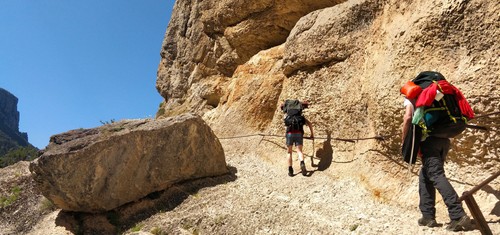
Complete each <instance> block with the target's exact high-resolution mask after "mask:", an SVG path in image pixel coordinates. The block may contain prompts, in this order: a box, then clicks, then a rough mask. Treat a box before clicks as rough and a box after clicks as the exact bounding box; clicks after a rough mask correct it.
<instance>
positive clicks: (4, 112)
mask: <svg viewBox="0 0 500 235" xmlns="http://www.w3.org/2000/svg"><path fill="white" fill-rule="evenodd" d="M17 102H18V99H17V97H15V96H14V95H13V94H11V93H10V92H8V91H6V90H5V89H2V88H0V156H2V155H3V154H5V153H7V152H8V151H9V150H10V149H12V148H15V147H16V146H27V145H29V143H28V134H27V133H23V132H19V111H17Z"/></svg>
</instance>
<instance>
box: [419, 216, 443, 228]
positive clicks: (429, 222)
mask: <svg viewBox="0 0 500 235" xmlns="http://www.w3.org/2000/svg"><path fill="white" fill-rule="evenodd" d="M418 225H420V226H427V227H429V228H432V227H438V226H439V224H438V223H437V222H436V220H435V219H432V218H425V217H422V218H420V219H418Z"/></svg>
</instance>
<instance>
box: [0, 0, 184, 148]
mask: <svg viewBox="0 0 500 235" xmlns="http://www.w3.org/2000/svg"><path fill="white" fill-rule="evenodd" d="M173 4H174V0H129V1H117V0H105V1H103V0H87V1H75V0H43V1H40V0H0V87H2V88H4V89H6V90H8V91H9V92H11V93H12V94H13V95H15V96H16V97H17V98H18V99H19V102H18V110H19V112H20V124H19V129H20V131H22V132H27V133H28V136H29V141H30V143H32V144H33V145H35V146H36V147H38V148H44V147H45V146H46V145H47V144H48V143H49V139H50V136H51V135H54V134H58V133H62V132H65V131H68V130H72V129H78V128H91V127H96V126H100V125H102V124H101V122H107V121H111V120H112V119H114V120H121V119H128V118H149V117H153V118H154V116H155V113H156V111H157V109H158V106H159V104H160V102H161V101H162V97H161V96H160V95H159V94H158V92H157V91H156V88H155V82H156V71H157V68H158V64H159V61H160V50H161V44H162V41H163V37H164V34H165V31H166V28H167V26H168V22H169V21H170V15H171V11H172V8H173Z"/></svg>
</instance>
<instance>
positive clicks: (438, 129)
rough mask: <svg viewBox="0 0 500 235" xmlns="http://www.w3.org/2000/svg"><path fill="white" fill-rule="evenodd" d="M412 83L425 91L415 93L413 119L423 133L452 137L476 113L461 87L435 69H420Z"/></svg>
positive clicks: (457, 133)
mask: <svg viewBox="0 0 500 235" xmlns="http://www.w3.org/2000/svg"><path fill="white" fill-rule="evenodd" d="M413 83H415V84H416V85H418V86H420V87H421V88H422V91H421V92H420V94H419V95H418V96H417V97H416V108H417V109H416V111H415V115H414V118H413V121H412V123H413V124H418V125H419V126H420V127H421V128H422V129H423V132H424V136H425V135H428V136H436V137H440V138H453V137H455V136H457V135H459V134H460V133H462V132H463V131H464V130H465V126H466V123H467V121H468V120H470V119H472V118H473V117H474V113H473V111H472V109H471V108H470V105H469V103H468V102H467V101H466V100H465V98H464V97H463V94H462V92H460V90H459V89H458V88H456V87H454V86H453V85H451V84H450V83H449V82H448V81H447V80H446V79H445V78H444V76H443V75H442V74H440V73H438V72H432V71H425V72H421V73H420V74H419V75H418V76H417V77H416V78H415V79H413Z"/></svg>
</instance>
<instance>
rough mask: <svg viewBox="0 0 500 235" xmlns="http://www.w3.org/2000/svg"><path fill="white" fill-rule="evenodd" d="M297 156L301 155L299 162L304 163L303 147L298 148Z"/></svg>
mask: <svg viewBox="0 0 500 235" xmlns="http://www.w3.org/2000/svg"><path fill="white" fill-rule="evenodd" d="M297 154H298V155H299V161H304V154H303V153H302V145H298V146H297Z"/></svg>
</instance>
